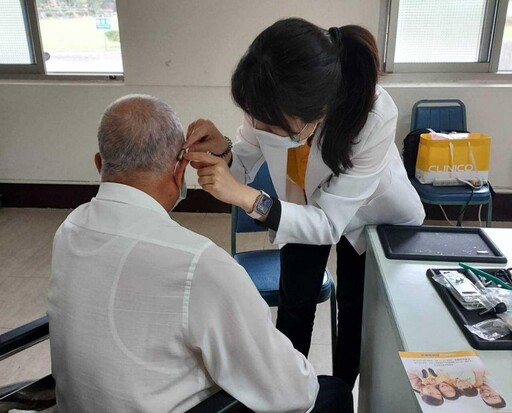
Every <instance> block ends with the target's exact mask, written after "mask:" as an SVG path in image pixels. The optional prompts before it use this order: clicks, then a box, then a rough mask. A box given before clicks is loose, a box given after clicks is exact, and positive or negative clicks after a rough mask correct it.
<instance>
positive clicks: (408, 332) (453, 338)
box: [358, 227, 512, 413]
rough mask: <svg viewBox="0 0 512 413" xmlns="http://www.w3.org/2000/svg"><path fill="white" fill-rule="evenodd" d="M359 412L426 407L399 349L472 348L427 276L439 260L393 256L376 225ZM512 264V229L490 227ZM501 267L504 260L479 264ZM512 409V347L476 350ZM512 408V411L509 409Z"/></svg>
mask: <svg viewBox="0 0 512 413" xmlns="http://www.w3.org/2000/svg"><path fill="white" fill-rule="evenodd" d="M366 231H367V238H368V252H367V258H366V279H365V291H364V310H363V343H362V356H361V376H360V381H359V410H358V411H359V413H369V412H376V413H377V412H378V413H382V412H383V413H411V412H421V408H420V406H419V404H418V402H417V400H416V397H415V395H414V392H413V391H412V389H411V386H410V384H409V380H408V379H407V375H406V373H405V370H404V368H403V366H402V362H401V360H400V358H399V356H398V351H454V350H466V349H472V347H471V345H470V344H469V343H468V341H467V340H466V338H465V337H464V335H463V334H462V332H461V331H460V329H459V327H458V325H457V324H456V323H455V321H454V320H453V318H452V316H451V315H450V313H449V312H448V310H447V309H446V307H445V305H444V303H443V302H442V301H441V298H440V297H439V296H438V294H437V292H436V291H435V290H434V288H433V287H432V285H431V283H430V281H429V280H428V279H427V276H426V271H427V269H428V268H434V267H437V268H442V267H444V268H450V267H453V268H456V267H457V264H456V263H450V262H439V261H429V262H427V261H404V260H388V259H387V258H386V256H385V255H384V252H383V250H382V247H381V244H380V240H379V237H378V234H377V230H376V228H375V227H368V228H367V230H366ZM485 231H486V233H487V234H488V235H489V236H490V238H491V239H492V240H493V242H494V243H495V244H496V245H497V246H498V248H499V249H500V250H501V251H502V252H503V254H505V255H506V256H507V258H508V261H509V262H508V266H512V229H498V228H489V229H486V230H485ZM478 267H481V268H486V267H487V268H499V267H504V265H503V264H478ZM475 351H476V352H477V354H478V356H479V357H480V358H481V359H482V361H483V362H484V364H485V365H486V367H487V369H488V370H489V372H490V375H491V377H492V379H493V382H494V383H496V387H498V389H499V390H500V392H501V395H502V396H503V397H504V398H505V400H506V401H507V409H503V410H502V411H512V407H511V406H512V351H508V350H500V351H488V350H485V351H484V350H475ZM509 407H510V409H511V410H508V408H509Z"/></svg>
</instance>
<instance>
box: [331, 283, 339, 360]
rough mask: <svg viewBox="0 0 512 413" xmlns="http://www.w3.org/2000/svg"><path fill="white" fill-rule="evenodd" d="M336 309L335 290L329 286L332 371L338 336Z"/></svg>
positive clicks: (332, 285)
mask: <svg viewBox="0 0 512 413" xmlns="http://www.w3.org/2000/svg"><path fill="white" fill-rule="evenodd" d="M337 316H338V314H337V309H336V288H335V287H334V283H332V284H331V346H332V366H333V369H334V352H335V350H336V339H337V336H338V334H337V333H338V331H337V330H338V328H337V324H338V323H337Z"/></svg>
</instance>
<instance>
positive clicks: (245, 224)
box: [231, 162, 277, 254]
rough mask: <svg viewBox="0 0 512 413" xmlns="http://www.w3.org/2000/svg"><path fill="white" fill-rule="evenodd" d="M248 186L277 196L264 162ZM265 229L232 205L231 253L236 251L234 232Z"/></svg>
mask: <svg viewBox="0 0 512 413" xmlns="http://www.w3.org/2000/svg"><path fill="white" fill-rule="evenodd" d="M249 186H251V187H252V188H255V189H261V190H262V191H265V192H266V193H267V194H269V195H271V196H273V197H277V194H276V190H275V189H274V184H272V179H271V178H270V173H269V170H268V165H267V163H266V162H264V163H263V164H262V165H261V167H260V169H259V171H258V173H257V174H256V177H255V178H254V181H252V182H251V183H250V184H249ZM266 230H267V229H266V228H265V227H261V226H259V225H256V224H255V223H254V220H253V219H252V218H251V217H249V216H248V215H247V214H246V213H245V211H242V209H240V208H238V207H235V206H233V207H232V209H231V254H234V253H236V234H239V233H243V232H262V231H266Z"/></svg>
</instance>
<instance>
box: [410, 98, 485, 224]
mask: <svg viewBox="0 0 512 413" xmlns="http://www.w3.org/2000/svg"><path fill="white" fill-rule="evenodd" d="M417 129H433V130H435V131H446V132H451V131H466V130H467V125H466V106H465V105H464V103H463V102H462V101H461V100H459V99H423V100H420V101H418V102H416V103H415V104H414V106H413V108H412V118H411V131H413V130H417ZM411 183H412V185H413V187H414V189H416V192H418V195H419V197H420V199H421V200H422V201H423V202H424V203H427V204H434V205H460V207H461V209H460V212H459V215H458V218H457V225H458V226H462V220H463V218H464V212H465V211H466V207H467V206H468V205H487V220H486V226H487V227H490V226H491V225H492V194H491V190H490V188H489V185H488V184H485V185H483V186H482V187H481V188H479V189H474V190H473V189H472V188H470V187H468V186H466V185H461V186H434V185H431V184H422V183H421V182H419V181H418V180H417V179H416V178H414V177H413V178H411Z"/></svg>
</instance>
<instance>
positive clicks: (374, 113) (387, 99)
mask: <svg viewBox="0 0 512 413" xmlns="http://www.w3.org/2000/svg"><path fill="white" fill-rule="evenodd" d="M368 116H369V117H372V118H375V120H376V121H378V120H382V121H387V120H389V119H391V118H396V117H398V108H397V107H396V105H395V102H394V101H393V98H392V97H391V96H390V95H389V93H388V92H387V91H386V90H385V89H384V88H383V87H382V86H381V85H377V87H376V88H375V102H374V103H373V107H372V109H371V110H370V113H369V115H368Z"/></svg>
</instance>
